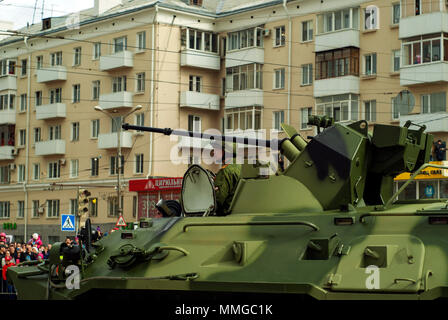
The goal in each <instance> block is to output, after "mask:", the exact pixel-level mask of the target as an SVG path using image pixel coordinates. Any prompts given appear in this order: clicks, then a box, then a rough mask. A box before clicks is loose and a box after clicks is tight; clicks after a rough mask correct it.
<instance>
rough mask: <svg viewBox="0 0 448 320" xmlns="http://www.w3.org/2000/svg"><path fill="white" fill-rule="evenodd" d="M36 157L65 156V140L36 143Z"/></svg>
mask: <svg viewBox="0 0 448 320" xmlns="http://www.w3.org/2000/svg"><path fill="white" fill-rule="evenodd" d="M35 153H36V156H51V155H58V154H65V140H47V141H40V142H36V145H35Z"/></svg>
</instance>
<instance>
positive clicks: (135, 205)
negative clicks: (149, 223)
mask: <svg viewBox="0 0 448 320" xmlns="http://www.w3.org/2000/svg"><path fill="white" fill-rule="evenodd" d="M137 199H138V198H137V197H136V196H133V197H132V217H134V218H135V217H136V216H137V210H138V200H137Z"/></svg>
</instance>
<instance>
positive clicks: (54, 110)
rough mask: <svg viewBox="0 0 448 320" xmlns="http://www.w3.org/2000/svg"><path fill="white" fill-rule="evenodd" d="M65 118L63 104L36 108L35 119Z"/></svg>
mask: <svg viewBox="0 0 448 320" xmlns="http://www.w3.org/2000/svg"><path fill="white" fill-rule="evenodd" d="M65 117H66V107H65V103H52V104H46V105H42V106H37V107H36V119H37V120H45V119H57V118H65Z"/></svg>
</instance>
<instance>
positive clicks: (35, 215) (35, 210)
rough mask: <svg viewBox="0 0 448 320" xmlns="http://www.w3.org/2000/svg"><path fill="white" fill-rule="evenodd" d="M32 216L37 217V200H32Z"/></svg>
mask: <svg viewBox="0 0 448 320" xmlns="http://www.w3.org/2000/svg"><path fill="white" fill-rule="evenodd" d="M33 218H39V200H33Z"/></svg>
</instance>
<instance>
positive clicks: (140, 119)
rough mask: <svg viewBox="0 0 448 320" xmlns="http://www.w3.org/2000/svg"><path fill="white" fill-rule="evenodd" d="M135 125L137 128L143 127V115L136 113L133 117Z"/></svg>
mask: <svg viewBox="0 0 448 320" xmlns="http://www.w3.org/2000/svg"><path fill="white" fill-rule="evenodd" d="M135 125H137V126H144V125H145V114H144V113H137V114H136V115H135Z"/></svg>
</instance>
